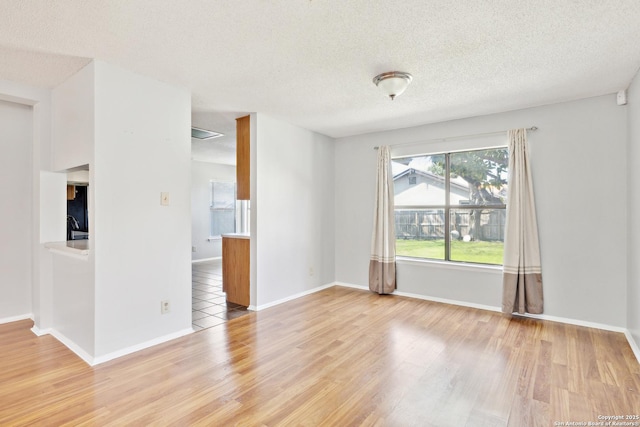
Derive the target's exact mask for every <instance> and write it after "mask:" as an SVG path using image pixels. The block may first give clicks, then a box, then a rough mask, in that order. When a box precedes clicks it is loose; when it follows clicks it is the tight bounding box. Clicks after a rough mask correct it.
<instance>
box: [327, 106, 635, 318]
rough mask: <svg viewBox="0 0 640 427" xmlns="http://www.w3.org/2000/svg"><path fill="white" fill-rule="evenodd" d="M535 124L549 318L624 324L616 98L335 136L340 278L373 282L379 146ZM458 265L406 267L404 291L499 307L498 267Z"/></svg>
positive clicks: (621, 161)
mask: <svg viewBox="0 0 640 427" xmlns="http://www.w3.org/2000/svg"><path fill="white" fill-rule="evenodd" d="M530 126H537V127H538V128H539V130H537V131H536V132H533V133H530V134H529V143H530V144H529V146H530V156H531V162H532V165H533V166H532V168H533V171H532V173H533V180H534V188H535V192H536V208H537V212H538V226H539V233H540V245H541V252H542V271H543V280H544V294H545V295H544V296H545V315H547V316H555V317H560V318H565V319H572V320H576V321H581V322H590V323H594V324H601V325H608V326H612V327H625V326H626V323H627V306H626V304H625V302H624V301H625V297H626V294H627V258H626V253H625V248H626V241H627V237H626V236H627V230H626V225H627V213H626V211H627V201H626V200H627V196H628V194H627V166H626V156H627V142H626V141H627V126H626V110H625V108H624V107H619V106H617V105H616V97H615V95H607V96H601V97H596V98H590V99H584V100H580V101H575V102H568V103H563V104H556V105H549V106H543V107H537V108H530V109H525V110H518V111H512V112H506V113H501V114H493V115H488V116H482V117H474V118H469V119H464V120H456V121H451V122H444V123H438V124H433V125H425V126H419V127H414V128H408V129H400V130H395V131H387V132H378V133H373V134H367V135H360V136H353V137H348V138H341V139H338V140H336V144H335V156H336V161H335V175H336V179H335V182H336V184H335V195H336V196H335V197H336V202H335V203H336V224H335V239H336V241H335V268H336V281H338V282H343V283H348V284H355V285H359V286H367V285H368V265H369V251H370V242H371V229H372V212H373V204H374V186H375V158H376V153H375V150H374V149H373V147H374V146H376V145H385V144H387V145H393V144H401V143H404V142H419V141H421V140H422V141H425V140H431V139H434V138H446V137H452V136H458V135H469V134H479V133H485V132H493V131H497V130H503V129H505V130H506V129H511V128H520V127H530ZM481 142H482V141H480V143H481ZM478 143H479V142H478V141H474V139H473V138H471V139H469V140H468V141H455V142H447V143H441V142H439V143H426V144H423V145H422V146H421V145H413V146H411V147H410V148H411V149H413V150H414V153H425V152H431V151H441V150H442V149H450V148H453V149H463V148H471V146H472V145H474V144H476V145H477V144H478ZM505 144H506V132H505ZM465 145H468V146H467V147H465ZM410 148H409V147H403V148H402V149H400V148H396V149H394V150H392V154H393V155H398V154H399V152H400V151H403V154H406V152H407V151H408V150H409V149H410ZM460 268H462V267H460ZM460 268H448V267H442V266H438V265H435V264H433V263H431V264H426V263H422V264H420V263H399V264H398V268H397V274H398V291H400V292H406V293H411V294H417V295H422V296H425V297H430V298H441V299H450V300H455V301H459V302H461V303H464V304H471V305H481V306H489V307H495V308H497V307H500V301H501V292H502V279H501V274H500V272H499V271H498V272H496V271H491V270H489V271H487V270H482V269H473V268H470V269H464V268H462V269H460Z"/></svg>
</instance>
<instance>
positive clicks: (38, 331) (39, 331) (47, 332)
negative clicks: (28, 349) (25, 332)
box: [31, 325, 51, 337]
mask: <svg viewBox="0 0 640 427" xmlns="http://www.w3.org/2000/svg"><path fill="white" fill-rule="evenodd" d="M31 332H33V333H34V334H35V335H36V336H37V337H41V336H43V335H50V334H51V328H47V329H40V328H38V327H37V326H36V325H33V328H31Z"/></svg>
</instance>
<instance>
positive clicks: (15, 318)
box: [0, 313, 33, 325]
mask: <svg viewBox="0 0 640 427" xmlns="http://www.w3.org/2000/svg"><path fill="white" fill-rule="evenodd" d="M27 319H31V320H33V314H31V313H27V314H19V315H17V316H11V317H3V318H2V319H0V325H2V324H3V323H11V322H17V321H18V320H27Z"/></svg>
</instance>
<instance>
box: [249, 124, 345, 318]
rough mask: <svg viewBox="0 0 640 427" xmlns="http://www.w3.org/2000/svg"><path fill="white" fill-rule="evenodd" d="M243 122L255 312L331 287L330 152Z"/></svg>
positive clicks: (311, 139)
mask: <svg viewBox="0 0 640 427" xmlns="http://www.w3.org/2000/svg"><path fill="white" fill-rule="evenodd" d="M251 120H252V129H251V130H252V138H253V135H255V138H256V139H255V141H253V144H252V147H251V149H252V156H253V155H255V162H252V168H251V173H252V184H254V185H255V192H252V195H251V215H252V221H255V227H254V225H253V223H252V227H253V228H252V229H251V234H252V240H253V241H255V245H256V256H255V268H256V272H255V273H256V274H255V280H256V282H255V285H257V289H256V290H257V295H256V299H255V300H253V299H252V301H251V303H252V305H256V306H258V308H259V307H260V306H264V305H266V304H269V303H273V302H275V301H279V300H282V299H285V298H288V297H291V296H292V295H296V294H299V293H303V292H306V291H308V290H310V289H313V288H316V287H318V286H322V285H326V284H329V283H332V282H333V281H334V257H333V251H334V237H333V230H334V198H333V189H334V181H333V178H334V164H333V163H334V144H333V140H332V139H331V138H329V137H326V136H324V135H320V134H317V133H314V132H311V131H308V130H305V129H302V128H299V127H296V126H293V125H290V124H288V123H284V122H282V121H279V120H276V119H274V118H272V117H269V116H266V115H264V114H255V115H252V116H251ZM254 129H255V130H254ZM252 160H253V159H252ZM254 215H257V216H255V217H254ZM252 256H253V254H252ZM310 270H312V273H313V275H311V274H310Z"/></svg>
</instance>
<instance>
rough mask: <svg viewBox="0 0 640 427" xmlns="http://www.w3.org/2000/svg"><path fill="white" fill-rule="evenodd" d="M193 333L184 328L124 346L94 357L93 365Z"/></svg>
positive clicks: (190, 329)
mask: <svg viewBox="0 0 640 427" xmlns="http://www.w3.org/2000/svg"><path fill="white" fill-rule="evenodd" d="M192 333H193V329H192V328H188V329H183V330H181V331H178V332H174V333H172V334H167V335H163V336H161V337H158V338H154V339H152V340H149V341H145V342H142V343H140V344H136V345H132V346H130V347H126V348H123V349H121V350H117V351H114V352H111V353H107V354H105V355H104V356H99V357H94V358H93V360H92V363H90V365H91V366H95V365H99V364H101V363H105V362H108V361H110V360H113V359H117V358H118V357H122V356H126V355H127V354H131V353H135V352H137V351H140V350H144V349H145V348H149V347H153V346H154V345H158V344H162V343H165V342H167V341H171V340H174V339H176V338H180V337H183V336H185V335H189V334H192Z"/></svg>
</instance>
